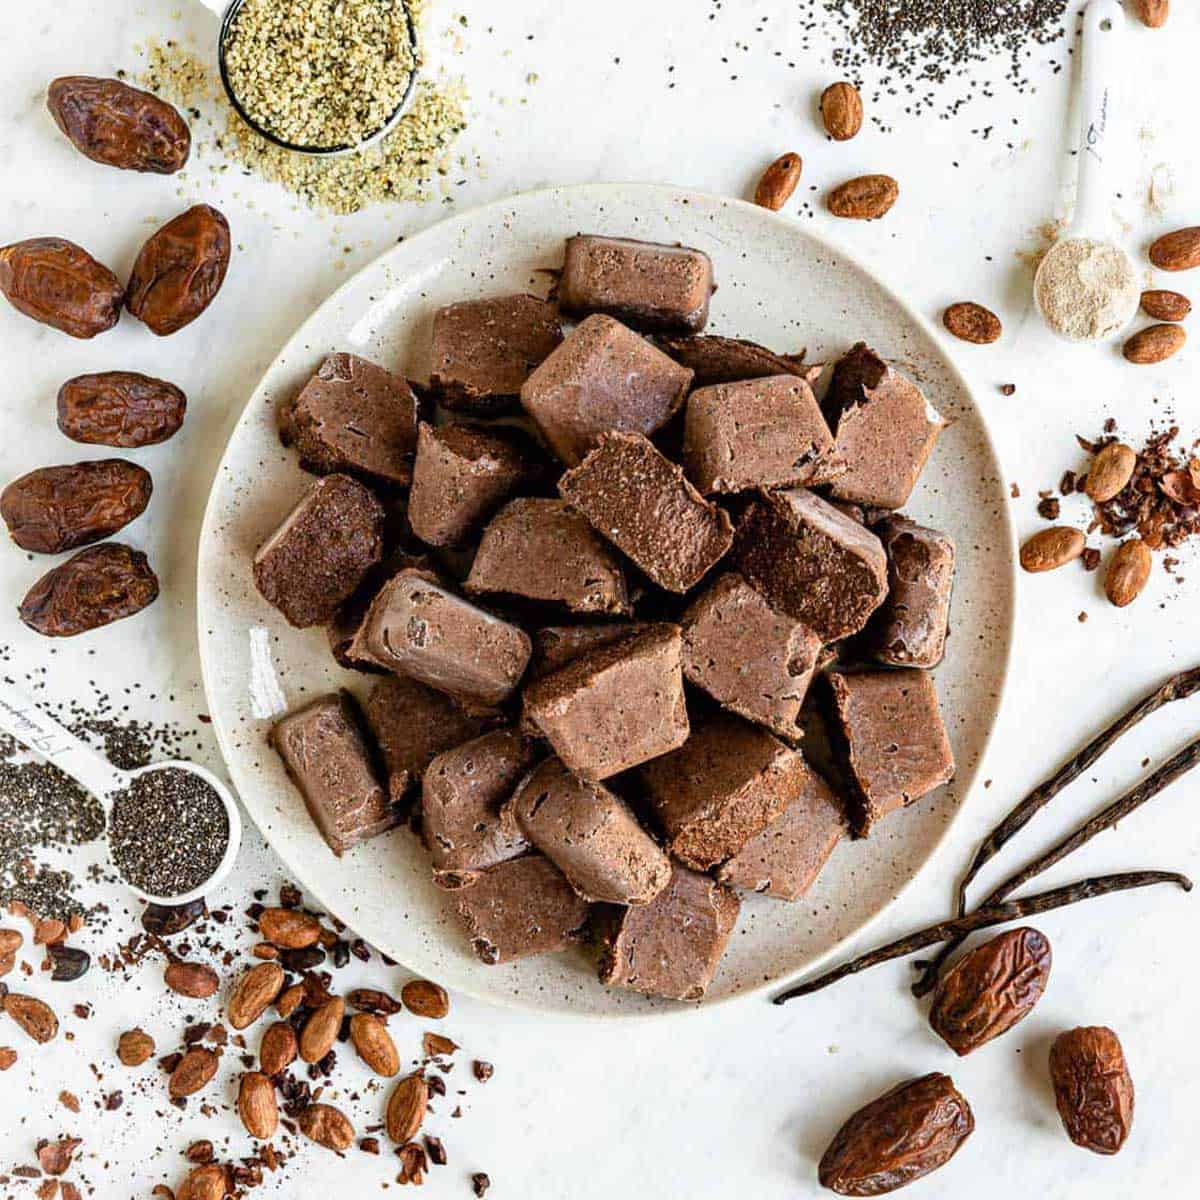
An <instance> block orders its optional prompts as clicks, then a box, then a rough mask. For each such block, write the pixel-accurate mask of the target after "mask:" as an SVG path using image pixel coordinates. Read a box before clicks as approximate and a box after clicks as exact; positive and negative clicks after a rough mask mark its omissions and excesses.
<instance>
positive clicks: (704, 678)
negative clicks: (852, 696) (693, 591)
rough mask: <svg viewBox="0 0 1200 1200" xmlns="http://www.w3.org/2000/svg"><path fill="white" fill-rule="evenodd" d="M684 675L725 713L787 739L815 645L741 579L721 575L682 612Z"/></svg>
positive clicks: (792, 734)
mask: <svg viewBox="0 0 1200 1200" xmlns="http://www.w3.org/2000/svg"><path fill="white" fill-rule="evenodd" d="M682 625H683V674H684V678H686V679H687V680H688V682H689V683H693V684H695V685H696V687H698V688H703V689H704V691H706V692H707V693H708V694H709V695H710V696H712V697H713V699H714V700H717V701H718V702H719V703H720V704H722V705H723V706H724V707H725V708H728V709H730V710H732V711H733V712H735V713H737V714H739V716H743V717H745V718H746V719H747V720H749V721H754V722H756V723H757V724H759V725H765V726H767V728H768V729H771V730H773V731H774V732H775V733H777V734H779V736H780V737H782V738H785V739H787V740H789V741H796V740H797V739H798V738H799V737H800V736H801V729H800V725H799V720H800V706H801V705H802V704H803V703H804V697H805V695H806V693H807V692H808V687H809V684H810V683H811V682H812V678H813V674H814V672H815V671H816V667H817V657H818V656H819V654H820V652H821V639H820V638H819V637H817V635H816V634H815V633H813V631H812V630H811V629H809V628H808V626H807V625H805V624H804V623H803V622H801V621H797V620H796V619H795V618H794V617H789V616H788V615H787V614H786V613H783V612H780V611H779V610H778V609H775V608H772V607H771V605H770V603H769V602H768V601H767V599H766V597H764V596H762V595H761V594H760V593H758V592H756V591H755V590H754V589H753V588H752V587H751V586H750V585H749V584H748V583H747V582H746V581H745V580H744V579H743V578H742V577H741V576H740V575H735V574H729V575H722V576H721V578H720V579H718V580H717V581H716V583H714V584H713V585H712V587H710V588H709V589H708V591H706V592H705V593H704V594H703V595H702V596H701V597H700V598H699V599H698V600H697V601H696V602H695V603H694V604H693V605H692V606H691V608H689V609H688V611H687V612H686V613H685V614H684V617H683V620H682Z"/></svg>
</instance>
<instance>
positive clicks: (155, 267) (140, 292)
mask: <svg viewBox="0 0 1200 1200" xmlns="http://www.w3.org/2000/svg"><path fill="white" fill-rule="evenodd" d="M229 254H230V241H229V222H228V221H226V220H225V218H224V217H223V216H222V215H221V214H220V213H219V212H218V211H217V210H216V209H215V208H213V207H212V206H211V205H208V204H197V205H196V206H195V207H193V208H189V209H188V210H187V212H184V213H180V214H179V216H177V217H176V218H175V219H174V220H171V221H168V222H167V223H166V224H165V225H164V226H163V227H162V228H161V229H160V230H159V231H158V232H157V233H155V234H153V235H152V236H151V238H150V240H149V241H148V242H147V243H146V244H145V245H144V246H143V247H142V249H141V252H140V253H139V254H138V256H137V261H136V262H135V263H134V264H133V275H132V276H131V277H130V280H129V290H128V292H127V294H126V298H125V304H126V307H127V308H128V309H129V311H130V312H131V313H133V315H134V316H135V317H137V319H138V320H139V321H144V322H145V323H146V324H147V325H148V326H149V327H150V329H151V330H153V332H154V333H157V334H158V335H159V337H165V336H166V335H167V334H170V333H176V332H177V331H178V330H180V329H182V328H183V327H184V326H185V325H189V324H191V322H192V321H194V320H195V319H196V318H197V317H198V316H199V315H200V314H201V313H202V312H203V311H204V310H205V309H206V308H207V307H208V306H209V305H210V304H211V303H212V301H213V299H214V297H215V296H216V294H217V292H219V291H220V290H221V284H222V283H224V282H225V272H226V271H227V270H228V269H229Z"/></svg>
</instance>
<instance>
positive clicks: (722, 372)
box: [657, 334, 810, 388]
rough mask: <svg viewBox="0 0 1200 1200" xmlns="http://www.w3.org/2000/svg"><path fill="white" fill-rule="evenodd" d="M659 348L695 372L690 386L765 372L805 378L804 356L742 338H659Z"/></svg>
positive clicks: (759, 376)
mask: <svg viewBox="0 0 1200 1200" xmlns="http://www.w3.org/2000/svg"><path fill="white" fill-rule="evenodd" d="M657 342H658V345H659V347H660V348H661V349H662V351H663V352H664V353H665V354H669V355H670V356H671V357H672V358H673V359H674V360H675V361H676V362H677V363H679V364H680V366H684V367H688V368H689V369H690V370H691V371H693V372H694V373H695V376H696V378H695V379H694V380H693V381H692V387H693V388H705V387H712V386H713V385H714V384H717V383H738V382H740V381H741V380H743V379H765V378H766V377H767V376H768V375H796V376H798V377H800V378H802V379H807V378H808V372H809V370H810V368H809V367H806V366H805V365H804V355H803V354H796V355H787V354H776V353H775V352H774V351H773V350H768V349H767V348H766V347H765V346H760V345H758V344H757V343H756V342H748V341H746V340H745V339H744V338H730V337H717V336H716V335H715V334H705V335H704V336H702V337H660V338H658V339H657Z"/></svg>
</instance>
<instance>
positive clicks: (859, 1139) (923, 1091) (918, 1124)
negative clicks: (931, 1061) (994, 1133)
mask: <svg viewBox="0 0 1200 1200" xmlns="http://www.w3.org/2000/svg"><path fill="white" fill-rule="evenodd" d="M974 1129H975V1118H974V1117H973V1116H972V1114H971V1107H970V1105H969V1104H967V1102H966V1100H965V1099H964V1098H963V1096H962V1095H960V1093H959V1092H958V1090H957V1089H956V1088H955V1086H954V1083H953V1081H952V1080H951V1079H950V1077H949V1076H948V1075H941V1074H936V1073H935V1074H932V1075H923V1076H921V1078H919V1079H913V1080H910V1081H909V1082H908V1083H902V1084H901V1085H900V1086H899V1087H897V1088H893V1089H892V1090H891V1091H890V1092H888V1093H887V1094H886V1095H883V1096H880V1097H879V1099H878V1100H873V1101H872V1102H871V1103H870V1104H868V1105H867V1106H866V1107H865V1108H860V1109H859V1110H858V1112H856V1113H855V1114H854V1116H852V1117H851V1118H850V1119H849V1120H848V1121H847V1122H846V1123H845V1125H843V1126H842V1127H841V1129H839V1130H838V1132H837V1136H836V1137H834V1139H833V1142H832V1143H831V1144H830V1147H829V1149H828V1150H826V1151H825V1154H824V1155H823V1156H822V1158H821V1165H820V1167H819V1168H818V1177H819V1179H820V1181H821V1185H822V1187H827V1188H829V1189H831V1190H832V1191H835V1192H838V1193H840V1194H841V1195H843V1196H882V1195H883V1194H884V1193H885V1192H892V1191H895V1190H896V1189H897V1188H901V1187H904V1186H905V1185H906V1184H909V1183H913V1182H914V1181H915V1180H917V1179H920V1178H921V1177H922V1176H923V1175H928V1174H929V1173H930V1171H936V1170H937V1169H938V1167H940V1166H944V1165H945V1164H946V1163H947V1162H949V1160H950V1159H951V1158H952V1157H953V1156H954V1154H955V1152H956V1151H957V1150H958V1148H959V1147H960V1146H961V1145H962V1144H963V1142H965V1141H966V1140H967V1138H968V1137H970V1135H971V1134H972V1133H973V1132H974Z"/></svg>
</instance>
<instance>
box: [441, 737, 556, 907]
mask: <svg viewBox="0 0 1200 1200" xmlns="http://www.w3.org/2000/svg"><path fill="white" fill-rule="evenodd" d="M536 757H537V755H536V753H535V751H534V747H533V743H532V742H531V741H530V740H529V739H527V738H524V737H522V736H521V734H520V733H518V732H517V731H516V730H515V729H497V730H495V731H494V732H493V733H485V734H484V735H483V736H482V737H479V738H476V739H475V740H474V741H470V742H467V743H466V744H465V745H462V746H456V747H455V748H454V749H452V750H447V751H446V752H445V753H443V754H439V755H438V756H437V758H435V759H434V760H433V762H431V763H430V764H429V766H428V768H427V769H426V771H425V778H424V782H423V783H422V785H421V831H422V834H423V836H424V838H425V844H426V845H427V846H428V847H429V853H430V855H431V856H432V858H433V877H434V881H435V882H436V883H438V884H439V885H440V886H441V887H448V888H458V887H467V886H470V884H472V883H473V882H475V879H476V876H477V874H478V872H480V871H483V870H486V869H487V868H488V867H494V866H496V865H497V864H498V863H502V862H507V861H508V859H510V858H516V857H517V856H518V855H520V854H524V853H525V851H526V850H528V849H529V843H528V842H527V841H526V840H525V836H524V834H523V833H522V832H521V828H520V826H519V825H518V824H517V821H516V818H515V817H514V815H513V812H512V807H511V806H510V805H509V804H507V803H506V802H507V801H508V799H509V797H511V796H512V794H513V791H514V789H515V788H516V786H517V784H518V783H520V782H521V778H522V777H523V776H524V775H525V774H526V772H528V770H529V768H530V767H531V766H533V764H534V761H535V760H536Z"/></svg>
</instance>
